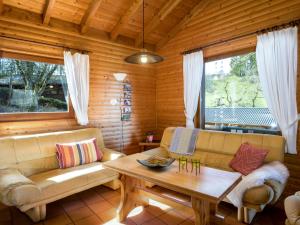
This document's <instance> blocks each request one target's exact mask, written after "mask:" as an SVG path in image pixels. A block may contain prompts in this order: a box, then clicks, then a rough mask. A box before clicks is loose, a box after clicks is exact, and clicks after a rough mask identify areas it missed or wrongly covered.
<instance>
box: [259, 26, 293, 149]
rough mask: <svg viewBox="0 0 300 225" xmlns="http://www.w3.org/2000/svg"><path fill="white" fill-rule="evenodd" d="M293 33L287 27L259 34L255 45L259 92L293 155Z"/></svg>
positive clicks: (291, 29)
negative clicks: (259, 84) (260, 90)
mask: <svg viewBox="0 0 300 225" xmlns="http://www.w3.org/2000/svg"><path fill="white" fill-rule="evenodd" d="M297 33H298V31H297V27H291V28H287V29H283V30H279V31H274V32H269V33H266V34H262V35H259V36H258V37H257V47H256V58H257V67H258V73H259V78H260V81H261V84H262V89H263V93H264V96H265V98H266V101H267V105H268V108H269V109H270V111H271V113H272V115H273V117H274V118H275V120H276V121H277V123H278V125H279V127H280V129H281V132H282V135H283V136H284V137H285V139H286V152H287V153H291V154H297V148H296V145H297V144H296V142H297V127H298V118H297V102H296V85H297V44H298V43H297V40H298V37H297Z"/></svg>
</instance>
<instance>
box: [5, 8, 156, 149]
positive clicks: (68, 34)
mask: <svg viewBox="0 0 300 225" xmlns="http://www.w3.org/2000/svg"><path fill="white" fill-rule="evenodd" d="M17 15H18V16H21V18H23V16H22V15H21V14H18V13H17ZM25 15H27V14H25ZM25 15H24V18H27V20H22V19H16V18H13V19H12V17H13V15H12V14H9V16H6V15H5V16H4V17H1V18H0V32H1V34H2V36H5V37H14V38H20V39H23V41H21V40H13V39H8V38H3V37H0V51H6V52H11V53H21V54H25V55H33V56H35V57H39V56H43V57H48V58H53V59H54V60H58V61H59V60H60V61H61V60H62V59H63V50H64V49H63V48H59V47H51V46H46V45H43V44H38V43H31V42H27V41H26V40H31V41H39V42H42V43H49V44H66V43H67V44H68V46H69V47H70V48H77V49H82V48H83V47H84V49H86V50H88V51H91V53H90V102H89V120H90V124H89V126H94V127H99V128H101V129H102V131H103V136H104V140H105V143H106V146H107V147H108V148H112V149H115V150H118V149H119V144H120V135H121V133H120V132H121V128H120V110H119V107H118V106H113V105H111V103H110V101H111V99H115V98H117V99H118V98H119V94H120V91H121V90H122V85H121V84H120V83H118V82H117V81H116V80H115V79H114V77H113V73H114V72H125V73H127V74H128V81H129V82H130V83H131V84H132V105H133V106H132V110H133V112H132V120H131V121H129V122H124V145H125V148H124V149H125V152H126V153H133V152H136V151H138V150H139V146H138V143H139V142H140V141H141V140H142V139H144V134H145V132H146V131H149V130H155V128H156V121H155V71H154V67H151V66H136V65H130V64H126V63H125V62H124V61H123V59H124V57H125V56H127V55H129V54H132V53H133V52H135V51H136V50H137V49H135V48H132V47H129V46H127V45H123V44H117V43H112V42H111V41H109V40H108V41H102V40H101V39H99V38H97V36H93V35H89V36H88V37H86V36H82V35H80V34H79V33H78V29H77V28H78V27H75V28H74V27H72V26H71V27H69V26H65V23H61V22H57V21H56V19H52V20H51V27H50V26H41V20H40V19H38V17H26V16H25ZM29 15H32V14H31V13H29ZM17 18H18V17H17ZM38 21H40V22H38ZM61 24H64V26H61ZM77 128H80V126H79V125H78V124H77V122H76V120H75V119H61V120H39V121H27V122H26V121H23V122H1V123H0V135H1V136H6V135H14V134H24V133H37V132H48V131H55V130H70V129H77Z"/></svg>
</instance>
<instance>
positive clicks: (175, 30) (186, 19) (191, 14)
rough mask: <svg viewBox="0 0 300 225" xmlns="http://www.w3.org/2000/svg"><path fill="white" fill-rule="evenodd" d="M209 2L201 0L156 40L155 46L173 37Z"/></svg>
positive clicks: (208, 0)
mask: <svg viewBox="0 0 300 225" xmlns="http://www.w3.org/2000/svg"><path fill="white" fill-rule="evenodd" d="M209 2H211V1H210V0H201V1H200V2H199V3H198V4H197V5H196V6H195V7H194V8H193V9H192V10H191V11H190V12H189V13H188V14H187V15H186V16H185V17H184V18H183V19H182V20H181V21H180V22H179V23H178V24H177V26H175V27H174V28H173V29H172V30H171V31H170V32H169V33H168V35H167V36H166V37H164V38H163V39H162V40H160V41H159V42H158V44H157V45H156V48H157V49H159V48H161V47H162V46H164V45H165V44H166V43H168V42H169V40H170V39H172V38H173V37H175V35H176V34H177V33H179V32H180V31H181V30H183V29H184V28H185V27H186V26H187V24H188V23H189V22H190V20H191V19H193V18H194V17H195V16H197V15H198V14H199V13H201V12H202V11H203V10H204V9H205V8H206V6H207V5H208V4H209Z"/></svg>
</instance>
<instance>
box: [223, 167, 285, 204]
mask: <svg viewBox="0 0 300 225" xmlns="http://www.w3.org/2000/svg"><path fill="white" fill-rule="evenodd" d="M288 177H289V171H288V169H287V168H286V167H285V165H283V164H282V163H281V162H278V161H274V162H271V163H268V164H265V165H263V166H262V167H260V168H258V169H256V170H254V171H253V172H252V173H250V174H248V175H247V176H243V179H242V181H241V182H240V183H239V184H238V185H237V186H236V187H235V188H234V189H233V190H232V191H231V192H230V193H229V194H228V195H227V199H228V200H229V201H230V202H231V203H232V204H233V205H234V206H236V207H238V208H240V207H242V201H243V196H244V193H245V192H246V191H247V190H248V189H249V188H252V187H256V186H260V185H263V184H264V182H265V181H266V180H268V179H273V180H276V181H278V182H280V183H282V184H283V183H285V182H286V181H287V179H288Z"/></svg>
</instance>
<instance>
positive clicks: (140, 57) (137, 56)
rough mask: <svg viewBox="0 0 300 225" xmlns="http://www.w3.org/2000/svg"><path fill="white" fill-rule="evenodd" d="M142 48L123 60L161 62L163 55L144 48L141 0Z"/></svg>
mask: <svg viewBox="0 0 300 225" xmlns="http://www.w3.org/2000/svg"><path fill="white" fill-rule="evenodd" d="M142 15H143V33H142V34H143V48H142V50H141V51H140V52H136V53H134V54H132V55H130V56H127V57H126V58H125V62H127V63H131V64H152V63H158V62H162V61H163V60H164V58H163V57H161V56H160V55H157V54H155V53H152V52H149V51H147V49H145V2H144V0H143V13H142Z"/></svg>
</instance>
